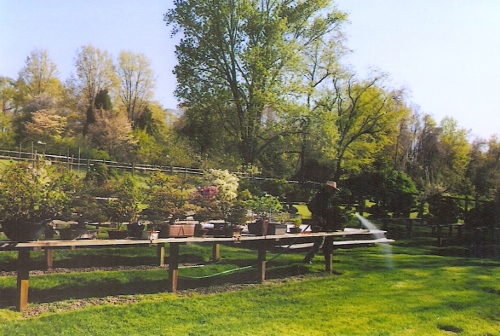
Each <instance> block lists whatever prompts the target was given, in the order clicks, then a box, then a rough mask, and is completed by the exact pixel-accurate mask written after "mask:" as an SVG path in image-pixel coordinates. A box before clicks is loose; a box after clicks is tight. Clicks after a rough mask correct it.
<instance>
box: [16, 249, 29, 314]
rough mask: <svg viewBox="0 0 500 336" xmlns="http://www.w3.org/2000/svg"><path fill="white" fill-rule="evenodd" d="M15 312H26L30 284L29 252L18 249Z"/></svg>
mask: <svg viewBox="0 0 500 336" xmlns="http://www.w3.org/2000/svg"><path fill="white" fill-rule="evenodd" d="M17 262H18V266H17V292H18V294H19V296H18V301H17V302H16V307H17V310H18V311H20V312H23V311H26V309H27V308H28V289H29V282H30V250H28V249H20V250H19V252H18V257H17Z"/></svg>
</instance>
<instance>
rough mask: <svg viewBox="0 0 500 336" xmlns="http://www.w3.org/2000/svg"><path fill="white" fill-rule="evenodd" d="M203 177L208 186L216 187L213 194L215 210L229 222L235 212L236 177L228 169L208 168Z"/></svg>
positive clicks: (236, 195) (237, 184)
mask: <svg viewBox="0 0 500 336" xmlns="http://www.w3.org/2000/svg"><path fill="white" fill-rule="evenodd" d="M205 179H206V180H207V184H208V186H211V187H215V188H216V189H217V193H216V194H215V195H214V196H215V205H216V207H215V208H216V211H217V212H218V213H220V215H221V216H222V218H223V219H224V221H225V222H226V223H231V221H230V219H233V220H234V218H235V217H234V214H235V213H236V209H235V208H234V207H235V206H236V205H237V197H238V186H239V183H238V181H239V179H238V177H237V176H236V175H234V174H232V173H230V172H229V171H228V170H220V169H210V170H209V172H208V173H207V174H205ZM231 213H233V215H231ZM231 216H233V217H231ZM231 224H235V223H231ZM235 225H236V224H235Z"/></svg>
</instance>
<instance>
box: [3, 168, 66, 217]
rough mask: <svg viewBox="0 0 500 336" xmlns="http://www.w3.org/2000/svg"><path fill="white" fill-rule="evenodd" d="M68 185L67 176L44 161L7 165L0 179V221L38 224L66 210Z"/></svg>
mask: <svg viewBox="0 0 500 336" xmlns="http://www.w3.org/2000/svg"><path fill="white" fill-rule="evenodd" d="M69 192H71V184H70V178H68V175H67V173H65V172H64V171H62V170H59V169H57V168H55V167H53V166H51V165H47V164H45V162H44V161H37V162H36V163H35V165H34V166H33V165H31V164H30V163H28V162H26V161H20V162H13V163H11V164H9V165H8V166H7V167H6V168H5V170H4V171H3V173H2V176H1V179H0V218H1V219H2V220H3V221H7V222H18V223H23V222H40V221H42V220H46V219H54V218H57V217H58V216H60V215H61V214H62V213H63V211H64V210H67V209H68V206H69V203H70V195H69Z"/></svg>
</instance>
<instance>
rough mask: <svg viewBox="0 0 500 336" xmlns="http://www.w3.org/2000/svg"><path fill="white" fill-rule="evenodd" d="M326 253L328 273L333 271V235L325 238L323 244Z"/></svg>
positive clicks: (326, 269)
mask: <svg viewBox="0 0 500 336" xmlns="http://www.w3.org/2000/svg"><path fill="white" fill-rule="evenodd" d="M323 251H324V255H325V271H326V272H327V273H330V274H331V273H332V272H333V237H332V236H328V237H326V238H325V246H323Z"/></svg>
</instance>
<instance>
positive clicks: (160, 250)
mask: <svg viewBox="0 0 500 336" xmlns="http://www.w3.org/2000/svg"><path fill="white" fill-rule="evenodd" d="M156 256H157V258H158V266H160V267H163V266H165V244H158V245H157V246H156Z"/></svg>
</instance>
